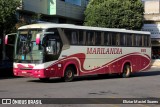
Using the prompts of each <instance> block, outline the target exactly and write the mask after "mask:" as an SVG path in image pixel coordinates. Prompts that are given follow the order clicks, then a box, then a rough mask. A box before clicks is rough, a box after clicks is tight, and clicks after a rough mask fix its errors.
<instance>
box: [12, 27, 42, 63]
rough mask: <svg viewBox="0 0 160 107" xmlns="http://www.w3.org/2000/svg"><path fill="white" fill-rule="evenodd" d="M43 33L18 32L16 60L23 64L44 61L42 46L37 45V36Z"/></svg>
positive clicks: (29, 30)
mask: <svg viewBox="0 0 160 107" xmlns="http://www.w3.org/2000/svg"><path fill="white" fill-rule="evenodd" d="M41 32H42V30H41V29H26V30H19V31H18V35H17V40H16V45H15V58H14V59H15V60H17V61H18V62H21V63H22V62H24V63H26V62H27V63H28V62H36V61H38V62H39V61H42V59H43V54H42V46H41V45H37V44H36V34H37V33H41Z"/></svg>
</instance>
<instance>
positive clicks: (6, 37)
mask: <svg viewBox="0 0 160 107" xmlns="http://www.w3.org/2000/svg"><path fill="white" fill-rule="evenodd" d="M5 44H6V45H7V44H8V35H6V36H5Z"/></svg>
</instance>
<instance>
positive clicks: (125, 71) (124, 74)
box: [121, 65, 131, 78]
mask: <svg viewBox="0 0 160 107" xmlns="http://www.w3.org/2000/svg"><path fill="white" fill-rule="evenodd" d="M130 75H131V67H130V65H125V66H124V68H123V72H122V74H121V76H122V77H123V78H128V77H129V76H130Z"/></svg>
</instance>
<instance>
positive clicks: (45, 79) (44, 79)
mask: <svg viewBox="0 0 160 107" xmlns="http://www.w3.org/2000/svg"><path fill="white" fill-rule="evenodd" d="M39 80H40V81H44V82H46V81H49V78H39Z"/></svg>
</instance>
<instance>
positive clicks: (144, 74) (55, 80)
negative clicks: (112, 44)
mask: <svg viewBox="0 0 160 107" xmlns="http://www.w3.org/2000/svg"><path fill="white" fill-rule="evenodd" d="M157 75H160V71H145V72H137V73H133V74H132V75H131V77H130V78H136V77H148V76H157ZM120 78H121V77H120V76H119V75H117V74H111V75H106V74H105V75H92V76H81V77H75V78H74V80H73V81H72V82H76V81H90V80H103V79H120ZM28 82H38V83H44V82H45V83H64V81H63V80H62V79H60V78H53V79H52V78H51V79H50V80H48V81H40V80H39V79H36V80H29V81H28Z"/></svg>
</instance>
